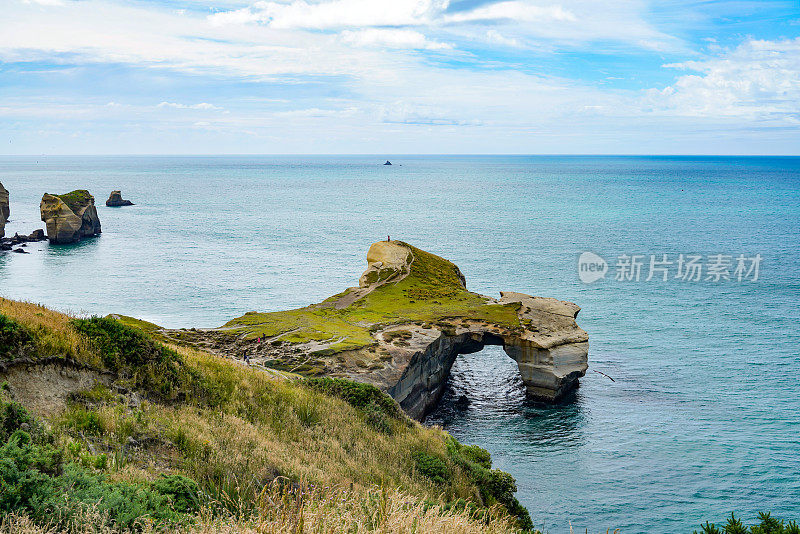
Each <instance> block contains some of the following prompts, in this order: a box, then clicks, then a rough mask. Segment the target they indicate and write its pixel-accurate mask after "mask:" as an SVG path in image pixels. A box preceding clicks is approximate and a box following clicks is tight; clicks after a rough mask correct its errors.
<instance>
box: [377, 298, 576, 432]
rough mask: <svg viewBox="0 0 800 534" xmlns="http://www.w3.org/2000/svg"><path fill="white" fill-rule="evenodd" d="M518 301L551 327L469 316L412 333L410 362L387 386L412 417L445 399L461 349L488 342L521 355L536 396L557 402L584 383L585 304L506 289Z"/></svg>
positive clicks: (520, 362)
mask: <svg viewBox="0 0 800 534" xmlns="http://www.w3.org/2000/svg"><path fill="white" fill-rule="evenodd" d="M514 299H518V300H514ZM514 301H517V302H521V303H522V304H523V307H522V309H523V310H525V311H524V312H522V313H523V314H535V315H537V316H538V319H539V323H538V329H539V330H546V333H543V334H542V335H535V334H534V335H532V333H531V332H530V331H528V330H526V331H524V332H522V333H519V332H512V331H509V330H504V329H500V328H498V327H497V326H496V325H491V324H486V323H480V322H469V321H463V322H459V324H458V325H456V326H455V331H454V332H453V331H450V332H444V331H441V330H438V329H436V331H435V332H429V331H426V330H425V329H424V328H418V329H416V331H415V332H414V333H413V334H412V338H411V339H412V340H414V339H416V340H417V343H416V344H410V345H411V346H413V348H411V347H410V348H411V350H410V351H407V352H411V354H410V355H409V357H408V359H407V364H406V365H405V366H402V367H403V370H402V373H400V376H399V377H398V378H397V380H396V382H394V384H393V385H391V386H389V387H388V388H386V390H387V392H388V393H389V394H390V395H391V396H392V397H394V399H395V400H397V402H398V403H400V406H401V407H402V408H403V409H404V410H405V411H406V413H408V414H409V415H410V416H411V417H414V418H416V419H422V418H423V417H425V415H426V414H427V413H428V412H430V411H431V410H432V409H433V408H434V407H435V406H436V403H437V402H439V399H440V398H441V396H442V394H443V393H444V388H445V385H446V383H447V378H448V377H449V375H450V369H451V368H452V366H453V363H454V362H455V360H456V358H457V357H458V356H459V355H460V354H471V353H474V352H478V351H480V350H482V349H483V348H484V347H485V346H486V345H499V346H502V347H503V350H504V351H505V353H506V354H507V355H508V356H509V357H510V358H511V359H513V360H514V361H516V363H517V366H518V368H519V372H520V376H521V377H522V381H523V382H524V384H525V387H526V389H527V393H528V395H529V396H530V397H531V398H533V399H536V400H541V401H545V402H557V401H558V400H559V399H560V398H562V397H563V396H564V394H566V393H568V392H569V391H571V390H573V389H574V388H576V387H577V386H578V379H579V378H580V377H582V376H584V375H585V374H586V369H587V368H588V351H589V343H588V336H587V335H586V332H584V331H583V330H582V329H580V328H579V327H578V326H577V324H576V323H575V316H576V315H577V313H578V311H580V308H578V306H576V305H575V304H572V303H569V302H562V301H558V300H555V299H546V298H539V297H531V296H529V295H523V294H521V293H503V299H501V302H504V303H507V302H514ZM528 310H530V311H528ZM548 327H549V328H548ZM405 328H408V327H407V326H406V327H405ZM437 333H438V334H439V335H438V336H437V335H436V334H437ZM396 357H397V356H396ZM386 378H388V379H389V380H391V378H390V377H386ZM384 383H385V382H384Z"/></svg>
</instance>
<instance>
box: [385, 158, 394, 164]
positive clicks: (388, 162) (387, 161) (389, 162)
mask: <svg viewBox="0 0 800 534" xmlns="http://www.w3.org/2000/svg"><path fill="white" fill-rule="evenodd" d="M391 164H392V162H391V161H389V160H388V159H387V160H386V163H384V165H391Z"/></svg>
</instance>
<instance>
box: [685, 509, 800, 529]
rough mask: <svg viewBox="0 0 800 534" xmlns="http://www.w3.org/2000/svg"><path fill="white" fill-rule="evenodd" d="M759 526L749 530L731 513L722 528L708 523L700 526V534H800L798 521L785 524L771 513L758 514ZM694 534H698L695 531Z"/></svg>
mask: <svg viewBox="0 0 800 534" xmlns="http://www.w3.org/2000/svg"><path fill="white" fill-rule="evenodd" d="M758 520H759V521H760V523H759V524H757V525H753V526H751V527H750V528H747V527H746V526H745V525H744V524H743V523H742V521H741V519H737V518H736V516H735V515H734V514H733V513H731V516H730V517H729V518H728V521H727V522H726V523H725V525H724V526H723V527H722V528H720V527H717V526H716V525H715V524H714V523H710V522H708V521H706V522H705V524H702V525H700V534H800V526H798V524H797V522H796V521H789V522H788V523H784V522H783V521H782V520H780V519H777V518H775V517H772V515H771V514H770V513H769V512H760V513H759V514H758ZM694 534H698V532H697V531H696V530H695V531H694Z"/></svg>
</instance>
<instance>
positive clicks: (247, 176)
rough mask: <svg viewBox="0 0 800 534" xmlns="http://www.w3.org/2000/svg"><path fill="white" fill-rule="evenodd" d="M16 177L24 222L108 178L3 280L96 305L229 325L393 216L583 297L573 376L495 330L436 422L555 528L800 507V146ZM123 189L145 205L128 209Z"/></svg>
mask: <svg viewBox="0 0 800 534" xmlns="http://www.w3.org/2000/svg"><path fill="white" fill-rule="evenodd" d="M387 157H388V159H390V160H391V161H392V163H394V165H392V166H384V165H382V163H383V162H384V160H386V159H387ZM0 182H2V183H3V185H4V186H5V187H6V189H8V190H9V191H10V194H11V221H10V222H9V223H8V225H7V226H6V235H13V234H14V233H15V232H19V233H25V234H28V233H30V232H31V231H32V230H34V229H36V228H43V227H44V226H43V223H41V222H40V220H39V209H38V205H39V200H40V199H41V196H42V194H43V193H44V192H51V193H65V192H68V191H71V190H73V189H79V188H80V189H89V190H90V191H91V193H92V194H93V195H94V196H95V199H96V201H97V204H98V212H99V216H100V219H101V222H102V226H103V234H102V236H100V237H98V238H95V239H87V240H85V241H83V242H81V243H79V244H77V245H71V246H50V245H49V244H47V243H46V242H44V243H35V244H33V243H32V244H29V245H28V247H27V250H28V251H29V252H30V254H12V253H6V254H0V295H2V296H4V297H8V298H13V299H21V300H28V301H33V302H39V303H42V304H45V305H47V306H50V307H53V308H56V309H59V310H64V311H70V312H73V313H79V314H97V315H105V314H108V313H121V314H126V315H133V316H136V317H139V318H142V319H146V320H148V321H153V322H155V323H158V324H161V325H164V326H167V327H191V326H195V327H213V326H219V325H221V324H223V323H225V322H226V321H227V320H228V319H230V318H233V317H236V316H239V315H242V314H243V313H245V312H247V311H250V310H259V311H270V310H281V309H287V308H292V307H299V306H305V305H307V304H311V303H314V302H318V301H320V300H322V299H324V298H326V297H328V296H330V295H332V294H334V293H337V292H339V291H341V290H342V289H344V288H346V287H350V286H353V285H356V284H357V280H358V276H359V275H360V274H361V272H362V271H363V270H364V269H365V267H366V260H365V256H366V251H367V248H368V247H369V245H370V243H372V242H373V241H377V240H380V239H386V236H387V235H391V237H392V238H393V239H402V240H404V241H407V242H409V243H412V244H414V245H415V246H418V247H420V248H422V249H425V250H428V251H430V252H433V253H435V254H438V255H440V256H443V257H445V258H448V259H450V260H451V261H453V262H454V263H456V264H457V265H458V266H459V267H460V268H461V271H462V272H463V273H464V275H465V276H466V279H467V286H468V288H469V289H471V290H473V291H476V292H479V293H483V294H486V295H491V296H498V295H499V291H505V290H511V291H520V292H523V293H529V294H532V295H540V296H547V297H555V298H558V299H562V300H569V301H572V302H575V303H577V304H578V305H580V306H581V307H582V311H581V312H580V314H579V316H578V324H579V325H580V326H581V327H582V328H583V329H585V330H586V331H587V332H588V333H589V340H590V350H589V365H590V368H589V371H588V373H587V375H586V377H585V378H583V379H582V381H581V387H580V388H579V389H578V390H577V391H576V392H575V393H574V394H573V395H571V396H570V397H568V398H567V399H565V400H564V402H562V403H561V404H559V405H556V406H546V405H541V404H536V403H532V402H529V401H527V400H526V399H525V395H524V388H523V386H522V383H521V381H520V379H519V376H518V374H517V370H516V367H515V363H514V362H513V361H512V360H511V359H510V358H508V356H506V355H505V353H504V352H503V351H502V349H501V348H499V347H487V348H486V349H484V350H483V351H481V352H479V353H475V354H470V355H463V356H460V357H459V359H458V360H457V361H456V364H455V366H454V368H453V372H452V376H451V380H450V384H449V387H448V391H447V393H446V394H445V397H444V399H443V401H442V403H441V405H440V406H439V408H438V409H437V410H436V411H435V412H434V413H432V414H431V415H430V416H429V417H428V419H427V421H426V422H427V423H428V424H438V425H441V426H443V427H444V428H445V429H447V430H448V431H449V432H451V433H452V434H453V435H454V436H455V437H456V438H458V439H459V440H461V441H462V442H465V443H470V444H478V445H480V446H482V447H484V448H486V449H488V450H489V451H490V452H491V453H492V458H493V460H494V463H495V466H496V467H499V468H501V469H504V470H506V471H508V472H510V473H511V474H512V475H513V476H514V477H515V478H516V480H517V486H518V489H519V491H518V497H519V499H520V501H521V502H522V504H523V505H525V506H526V507H527V508H528V509H529V510H530V513H531V517H532V519H533V521H534V523H535V524H536V525H537V527H539V528H542V529H545V530H548V531H549V532H551V533H562V532H568V531H569V528H570V525H572V527H574V529H575V531H576V532H583V531H584V529H588V531H589V532H599V531H602V532H605V531H606V529H612V530H613V529H615V528H620V529H622V532H623V533H626V534H627V533H635V532H648V533H665V534H666V533H678V532H691V531H692V530H694V529H699V525H700V523H701V522H703V521H705V520H707V519H708V520H712V521H722V520H723V519H724V518H725V516H727V515H729V514H730V512H731V511H736V512H737V514H739V515H741V516H743V517H744V518H745V519H752V518H754V517H755V516H756V514H757V512H759V511H762V510H763V511H772V512H773V514H774V515H778V516H780V517H783V518H787V519H800V261H798V260H799V259H800V158H789V157H787V158H775V157H638V156H636V157H634V156H630V157H610V156H609V157H591V156H581V157H577V156H576V157H562V156H531V157H527V156H403V155H396V156H391V155H390V156H380V157H378V156H346V157H345V156H315V157H298V156H285V157H257V156H252V157H248V156H241V157H189V156H187V157H145V156H141V157H51V156H39V157H0ZM114 189H121V190H122V194H123V197H124V198H127V199H130V200H132V201H133V202H134V203H136V205H135V206H132V207H125V208H107V207H105V204H104V203H105V199H106V198H107V197H108V194H109V193H110V192H111V191H112V190H114ZM585 252H591V253H592V254H594V255H596V258H599V259H594V260H593V264H595V265H596V266H597V267H596V269H599V271H593V272H600V273H601V275H604V277H602V278H600V279H598V280H594V281H592V282H591V283H586V282H585V281H582V279H581V277H580V276H579V269H578V263H579V261H578V260H579V258H580V257H581V254H582V253H585ZM592 258H595V256H592ZM651 263H652V264H651ZM603 264H605V265H606V267H605V268H603V267H602V265H603ZM603 269H605V272H602V271H603ZM651 275H652V276H651ZM665 276H666V280H664V277H665ZM584 278H586V277H585V276H584ZM648 278H649V280H648ZM601 373H602V374H601ZM463 396H466V398H467V401H468V402H464V401H463V399H462V397H463Z"/></svg>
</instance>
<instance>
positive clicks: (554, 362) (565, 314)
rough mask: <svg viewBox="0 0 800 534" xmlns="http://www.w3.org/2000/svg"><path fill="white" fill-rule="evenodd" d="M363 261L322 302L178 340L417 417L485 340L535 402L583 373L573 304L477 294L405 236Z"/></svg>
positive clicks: (584, 344)
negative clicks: (349, 390)
mask: <svg viewBox="0 0 800 534" xmlns="http://www.w3.org/2000/svg"><path fill="white" fill-rule="evenodd" d="M367 264H368V268H367V270H366V271H365V272H364V274H363V275H361V278H360V279H359V285H358V287H352V288H349V289H348V290H346V291H344V292H342V293H339V294H338V295H335V296H333V297H330V298H328V299H326V300H325V301H323V302H321V303H319V304H312V305H311V306H307V307H305V308H300V309H296V310H289V311H285V312H269V313H256V312H249V313H248V314H246V315H244V316H243V317H240V318H238V319H233V320H232V321H229V322H228V323H227V324H226V325H225V326H224V327H222V328H220V329H212V330H204V331H202V332H201V331H197V332H196V333H195V332H192V333H189V332H185V331H182V332H179V333H176V336H177V339H179V340H180V341H182V342H186V341H188V342H197V343H199V344H200V345H202V346H203V347H204V348H210V349H211V350H214V351H216V352H219V353H221V354H222V355H225V356H232V357H235V358H241V357H242V355H243V354H246V355H248V357H250V358H253V359H255V361H256V362H258V361H259V360H261V362H263V363H265V364H266V365H268V366H272V367H275V368H277V369H283V370H287V371H292V372H297V373H300V374H308V375H311V376H316V375H328V376H338V377H346V378H350V379H353V380H356V381H359V382H366V383H369V384H373V385H375V386H377V387H379V388H381V389H382V390H383V391H385V392H387V393H389V394H390V395H391V396H392V397H394V399H395V400H397V402H398V403H400V406H401V407H402V408H403V409H404V410H405V411H406V413H408V414H409V415H410V416H411V417H414V418H417V419H422V418H423V417H425V415H426V414H427V413H428V412H430V410H431V409H432V408H433V407H434V406H435V405H436V403H437V402H438V400H439V398H440V397H441V395H442V393H443V392H444V389H445V386H446V383H447V377H448V376H449V374H450V368H451V367H452V365H453V363H454V362H455V360H456V358H457V357H458V355H459V354H468V353H472V352H477V351H479V350H481V349H482V348H483V347H484V346H486V345H500V346H502V347H503V349H504V350H505V352H506V354H508V356H510V357H511V358H512V359H513V360H515V361H516V362H517V366H518V368H519V373H520V376H521V378H522V381H523V382H524V383H525V386H526V388H527V391H528V394H529V396H530V397H531V398H534V399H537V400H541V401H545V402H555V401H557V400H558V399H560V398H562V397H563V396H564V395H565V394H566V393H568V392H569V391H571V390H572V389H574V388H576V387H577V386H578V379H579V378H580V377H582V376H584V374H585V373H586V369H587V367H588V365H587V364H588V357H587V356H588V349H589V343H588V340H589V337H588V335H587V334H586V332H585V331H583V330H582V329H581V328H580V327H579V326H578V325H577V324H576V322H575V317H576V316H577V315H578V311H580V308H579V307H578V306H577V305H575V304H572V303H571V302H563V301H560V300H556V299H552V298H542V297H532V296H530V295H525V294H522V293H511V292H501V293H500V297H501V298H499V299H493V298H490V297H486V296H483V295H479V294H477V293H473V292H471V291H469V290H467V288H466V283H465V279H464V275H463V274H462V273H461V271H460V270H459V268H458V267H457V266H456V265H455V264H453V263H451V262H449V261H447V260H445V259H444V258H440V257H439V256H436V255H433V254H430V253H429V252H425V251H423V250H420V249H418V248H416V247H413V246H411V245H409V244H407V243H403V242H402V241H379V242H377V243H374V244H373V245H372V246H371V247H370V248H369V252H368V253H367ZM166 334H167V335H171V334H170V333H169V332H166ZM257 340H261V341H257ZM259 363H260V362H259Z"/></svg>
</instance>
